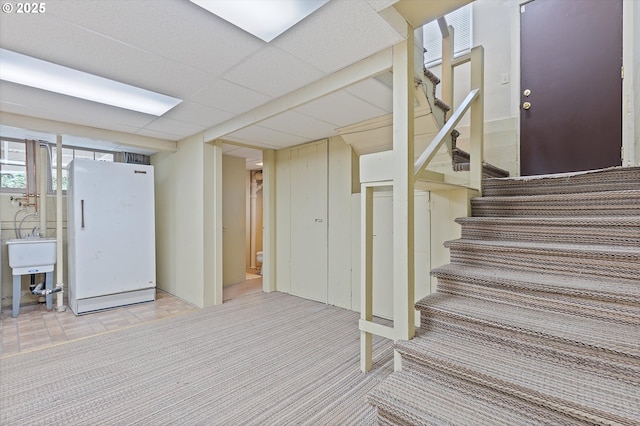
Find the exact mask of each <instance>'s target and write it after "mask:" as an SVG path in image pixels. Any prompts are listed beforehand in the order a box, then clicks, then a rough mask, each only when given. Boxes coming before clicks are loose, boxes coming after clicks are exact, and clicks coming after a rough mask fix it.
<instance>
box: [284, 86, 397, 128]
mask: <svg viewBox="0 0 640 426" xmlns="http://www.w3.org/2000/svg"><path fill="white" fill-rule="evenodd" d="M296 110H297V111H298V112H301V113H303V114H305V115H308V116H311V117H315V118H317V119H319V120H322V121H325V122H328V123H333V124H334V125H335V126H336V128H338V127H343V126H346V125H348V124H355V123H359V122H361V121H364V120H368V119H370V118H374V117H379V116H381V115H385V114H387V112H386V111H385V110H383V109H381V108H378V107H375V106H373V105H371V104H370V103H368V102H365V101H363V100H361V99H358V98H356V97H355V96H353V95H351V94H349V93H347V92H346V91H344V90H343V91H340V92H336V93H332V94H331V95H327V96H324V97H322V98H320V99H317V100H315V101H313V102H310V103H308V104H305V105H303V106H301V107H298V108H296Z"/></svg>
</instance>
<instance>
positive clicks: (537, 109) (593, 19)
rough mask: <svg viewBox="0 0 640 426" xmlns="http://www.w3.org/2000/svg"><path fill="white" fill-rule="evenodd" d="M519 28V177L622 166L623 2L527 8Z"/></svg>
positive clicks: (570, 0) (594, 0)
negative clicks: (520, 175)
mask: <svg viewBox="0 0 640 426" xmlns="http://www.w3.org/2000/svg"><path fill="white" fill-rule="evenodd" d="M520 20H521V21H520V23H521V60H520V65H521V91H520V173H521V174H522V175H539V174H546V173H562V172H572V171H581V170H592V169H599V168H604V167H609V166H619V165H621V164H622V160H621V147H622V76H621V69H622V0H534V1H532V2H529V3H526V4H524V5H522V6H521V9H520ZM525 103H528V105H527V104H525Z"/></svg>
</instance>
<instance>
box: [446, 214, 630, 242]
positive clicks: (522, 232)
mask: <svg viewBox="0 0 640 426" xmlns="http://www.w3.org/2000/svg"><path fill="white" fill-rule="evenodd" d="M456 222H457V223H458V224H460V225H461V226H462V238H465V239H474V240H489V241H496V240H508V241H533V242H557V243H577V244H606V245H623V246H638V245H640V216H606V217H594V216H592V217H588V216H585V217H526V216H525V217H463V218H458V219H456Z"/></svg>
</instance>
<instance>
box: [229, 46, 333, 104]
mask: <svg viewBox="0 0 640 426" xmlns="http://www.w3.org/2000/svg"><path fill="white" fill-rule="evenodd" d="M274 76H277V78H274ZM322 76H323V74H322V73H321V72H320V71H318V70H317V69H314V68H313V67H312V66H310V65H308V64H306V63H304V62H302V61H301V60H299V59H297V58H295V57H293V56H291V55H289V54H287V53H285V52H283V51H281V50H279V49H277V48H275V47H268V48H266V49H264V50H261V51H260V52H259V53H257V54H256V55H253V56H252V57H251V58H250V59H249V60H247V61H246V62H244V63H243V64H242V65H239V66H238V67H236V68H234V69H233V70H232V71H231V72H229V73H228V74H226V75H225V76H224V78H225V79H227V80H229V81H232V82H234V83H236V84H239V85H240V86H244V87H247V88H249V89H252V90H255V91H257V92H260V93H264V94H266V95H268V96H273V97H279V96H281V95H284V94H286V93H288V92H291V91H293V90H295V89H298V88H300V87H302V86H304V85H305V84H309V83H311V82H313V81H315V80H317V79H319V78H321V77H322Z"/></svg>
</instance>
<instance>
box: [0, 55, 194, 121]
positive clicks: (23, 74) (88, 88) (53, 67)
mask: <svg viewBox="0 0 640 426" xmlns="http://www.w3.org/2000/svg"><path fill="white" fill-rule="evenodd" d="M0 80H5V81H10V82H12V83H17V84H22V85H25V86H30V87H35V88H37V89H43V90H48V91H50V92H56V93H60V94H63V95H68V96H73V97H76V98H80V99H86V100H89V101H93V102H99V103H101V104H106V105H111V106H116V107H119V108H125V109H129V110H132V111H138V112H143V113H145V114H151V115H156V116H160V115H162V114H164V113H165V112H167V111H169V110H170V109H171V108H173V107H174V106H176V105H178V104H179V103H180V102H182V99H177V98H173V97H171V96H166V95H162V94H160V93H155V92H152V91H150V90H145V89H141V88H139V87H135V86H131V85H128V84H124V83H120V82H117V81H113V80H109V79H107V78H103V77H99V76H97V75H93V74H89V73H86V72H82V71H78V70H75V69H72V68H67V67H63V66H61V65H57V64H53V63H51V62H47V61H43V60H40V59H36V58H32V57H30V56H26V55H22V54H20V53H16V52H12V51H10V50H6V49H0Z"/></svg>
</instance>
